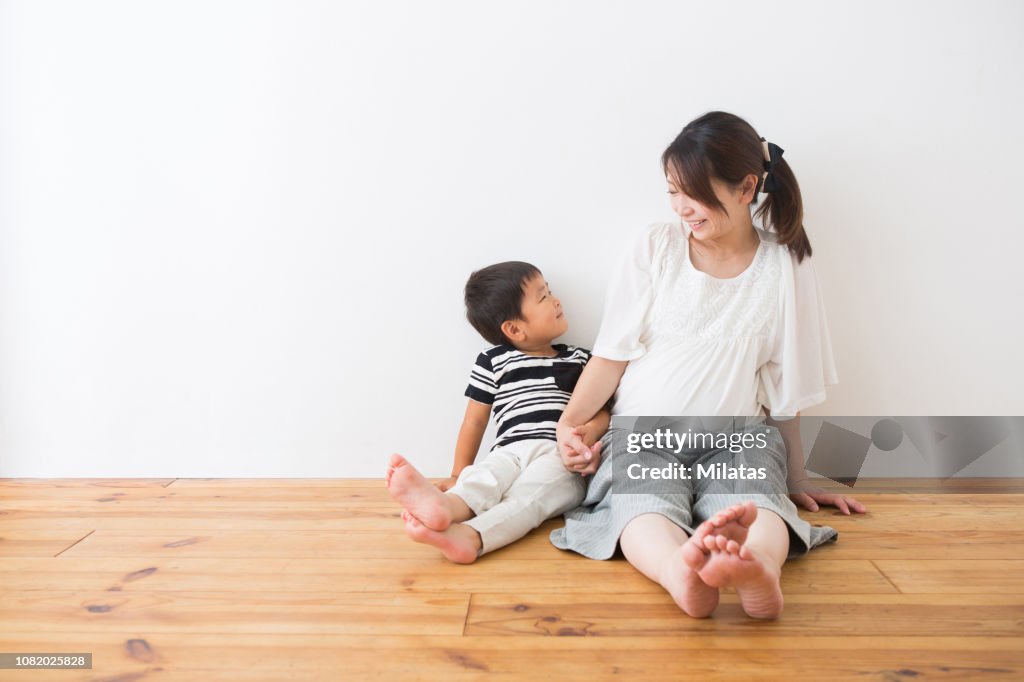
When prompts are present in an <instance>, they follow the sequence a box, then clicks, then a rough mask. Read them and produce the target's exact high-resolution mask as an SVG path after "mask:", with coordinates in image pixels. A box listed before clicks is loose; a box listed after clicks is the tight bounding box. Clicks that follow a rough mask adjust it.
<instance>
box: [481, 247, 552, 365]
mask: <svg viewBox="0 0 1024 682" xmlns="http://www.w3.org/2000/svg"><path fill="white" fill-rule="evenodd" d="M539 274H541V272H540V270H538V269H537V268H536V267H535V266H533V265H530V264H529V263H524V262H522V261H518V260H513V261H507V262H505V263H495V264H494V265H488V266H487V267H486V268H483V269H481V270H477V271H476V272H474V273H473V274H472V275H470V276H469V280H468V281H467V282H466V319H468V320H469V323H470V324H471V325H473V328H474V329H476V330H477V331H478V332H480V336H482V337H484V338H485V339H487V340H488V341H489V342H491V343H493V344H494V345H496V346H497V345H500V344H502V343H509V340H508V338H507V337H506V336H505V333H504V332H503V331H501V325H502V323H503V322H505V320H519V319H522V317H523V296H524V294H525V291H524V290H523V285H524V284H526V282H528V281H529V280H530V279H531V278H532V277H533V276H534V275H539Z"/></svg>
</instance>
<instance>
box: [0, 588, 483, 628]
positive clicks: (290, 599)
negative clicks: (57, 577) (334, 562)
mask: <svg viewBox="0 0 1024 682" xmlns="http://www.w3.org/2000/svg"><path fill="white" fill-rule="evenodd" d="M0 595H2V600H3V606H2V607H0V632H13V631H18V632H23V633H25V632H37V633H40V634H43V633H47V632H61V631H72V632H73V631H88V632H91V633H95V634H99V633H105V632H119V631H122V630H124V629H125V628H126V627H128V626H130V627H132V628H136V629H145V630H147V631H149V632H154V633H176V632H181V631H183V630H187V631H188V632H191V633H203V632H205V633H220V632H233V633H236V634H246V633H253V634H268V633H333V634H371V633H373V634H382V635H384V634H389V635H400V634H404V635H428V634H433V635H460V634H462V629H463V624H464V622H465V618H466V612H467V608H468V605H469V597H468V595H461V594H456V595H453V594H451V593H445V594H426V593H401V592H397V593H393V594H382V593H376V592H362V593H345V592H338V591H331V592H310V591H307V592H304V593H303V594H302V595H301V596H297V595H296V594H295V593H293V592H290V591H287V590H283V591H251V592H245V593H240V592H229V591H226V590H218V591H209V592H204V591H198V590H197V591H188V592H180V591H176V592H165V591H158V590H154V591H147V590H132V591H119V592H110V591H102V590H66V591H60V590H48V591H45V592H41V591H20V592H15V591H10V590H7V589H5V590H4V591H3V592H0Z"/></svg>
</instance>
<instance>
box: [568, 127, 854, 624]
mask: <svg viewBox="0 0 1024 682" xmlns="http://www.w3.org/2000/svg"><path fill="white" fill-rule="evenodd" d="M781 155H782V150H781V149H780V148H778V147H777V146H775V145H773V144H771V143H767V142H765V141H764V138H761V137H760V136H759V135H758V134H757V132H756V131H755V130H754V129H753V127H751V126H750V124H748V123H747V122H746V121H744V120H743V119H741V118H739V117H737V116H734V115H732V114H728V113H725V112H719V111H716V112H710V113H708V114H705V115H703V116H701V117H700V118H698V119H696V120H694V121H693V122H691V123H690V124H688V125H687V126H686V127H685V128H684V129H683V131H682V132H681V133H680V134H679V136H678V137H677V138H676V139H675V141H673V142H672V144H671V145H669V147H668V149H666V150H665V152H664V154H663V155H662V166H663V169H664V171H665V176H666V179H667V181H668V185H669V190H668V191H669V195H670V197H671V204H672V209H673V211H674V212H675V213H676V215H678V216H679V217H680V218H681V219H682V222H681V223H666V224H654V225H650V226H648V227H646V228H643V229H642V230H638V231H637V232H636V233H634V234H633V236H632V239H631V242H630V245H629V247H628V248H627V249H626V252H625V253H624V255H623V257H622V259H621V260H620V262H619V264H618V266H617V267H616V268H615V269H614V271H613V272H612V273H611V276H610V281H609V284H608V293H607V297H606V302H605V311H604V317H603V320H602V324H601V329H600V332H599V333H598V338H597V340H596V341H595V343H594V348H593V358H592V359H591V361H590V363H589V364H588V365H587V366H586V368H585V369H584V371H583V374H582V375H581V377H580V379H579V382H578V383H577V385H576V388H575V390H574V392H573V396H572V399H571V400H570V401H569V404H568V405H567V406H566V409H565V411H564V413H563V415H562V417H561V419H560V421H559V423H558V429H557V437H558V445H559V451H560V453H561V454H562V458H563V462H564V463H565V464H566V466H567V467H569V468H570V469H571V470H573V471H577V472H579V473H581V474H583V475H590V474H593V478H592V479H591V482H590V486H589V490H588V493H587V497H586V499H585V500H584V502H583V504H582V505H581V506H580V507H578V508H577V509H575V510H573V511H571V512H569V513H567V514H566V526H565V528H561V529H558V530H556V531H554V532H552V534H551V541H552V543H553V544H555V546H557V547H559V548H562V549H572V550H574V551H576V552H579V553H581V554H584V555H585V556H588V557H591V558H595V559H607V558H609V557H611V556H612V554H613V553H614V551H615V549H616V546H619V547H621V550H622V553H623V554H624V555H625V557H626V559H627V560H628V561H629V562H630V563H631V564H633V565H634V566H636V568H637V569H639V570H640V571H641V572H642V573H643V574H644V575H646V576H647V577H649V578H650V579H651V580H654V581H655V582H657V583H659V584H660V585H662V586H663V587H664V588H665V589H666V590H667V591H668V592H669V593H670V594H671V595H672V597H673V599H674V600H675V601H676V603H677V604H678V605H679V606H680V608H682V609H683V610H684V611H685V612H686V613H687V614H689V615H691V616H695V617H705V616H708V615H710V614H711V612H712V611H713V610H714V609H715V607H716V606H717V604H718V590H719V588H721V587H726V586H732V587H734V588H735V589H736V592H737V594H738V595H739V598H740V602H741V604H742V606H743V609H744V610H745V611H746V612H747V613H748V614H749V615H750V616H753V617H757V618H774V617H777V616H778V615H779V614H780V613H781V612H782V607H783V598H782V592H781V589H780V587H779V577H780V575H781V567H782V564H783V563H784V562H785V560H786V558H787V557H788V556H797V555H800V554H804V553H806V552H808V551H809V550H810V549H811V548H812V547H815V546H817V545H820V544H822V543H823V542H826V541H829V540H834V539H835V538H836V536H837V533H836V531H835V530H834V529H832V528H828V527H812V526H810V525H809V524H808V523H807V522H806V521H803V520H802V519H801V518H800V517H799V515H798V514H797V510H796V506H795V505H794V501H796V502H798V503H800V504H801V505H802V506H804V507H805V508H807V509H810V510H816V509H817V508H818V504H826V505H835V506H837V507H839V508H840V509H841V510H842V511H843V512H844V513H847V514H848V513H850V510H851V509H852V510H853V511H856V512H864V511H866V509H865V508H864V506H863V505H862V504H860V503H859V502H857V501H856V500H854V499H852V498H850V497H847V496H844V495H838V494H833V493H827V492H824V491H822V490H820V489H817V488H815V487H813V486H812V485H810V484H809V482H808V480H807V474H806V471H805V470H804V458H803V448H802V445H801V443H800V438H799V431H798V419H797V417H798V416H799V411H800V410H803V409H806V408H807V407H810V406H811V405H815V404H817V403H820V402H822V401H823V400H824V399H825V386H826V385H827V384H833V383H836V381H837V378H836V372H835V367H834V364H833V359H832V350H831V345H830V341H829V336H828V328H827V323H826V318H825V311H824V307H823V305H822V300H821V296H820V290H819V288H818V283H817V279H816V276H815V273H814V268H813V265H812V264H811V258H810V257H811V245H810V241H809V240H808V238H807V234H806V233H805V231H804V228H803V224H802V222H803V208H802V202H801V198H800V189H799V186H798V184H797V181H796V178H795V176H794V175H793V172H792V170H791V169H790V167H789V165H788V164H787V163H786V162H785V161H784V160H783V159H782V158H781ZM761 191H764V192H766V193H767V199H766V201H765V203H764V204H763V205H762V206H761V207H760V208H759V209H758V211H757V212H756V213H755V214H754V215H755V216H760V217H762V218H764V217H766V216H767V217H768V218H770V227H771V228H772V231H770V232H769V231H766V230H761V229H759V228H755V227H754V225H753V219H752V216H751V211H750V206H751V205H752V204H755V203H757V197H758V194H759V192H761ZM613 394H614V399H615V400H614V404H613V410H612V414H613V416H615V415H694V416H757V415H761V414H764V415H769V420H768V422H767V425H768V429H767V434H768V439H767V440H768V446H769V447H768V455H767V456H762V459H763V462H762V463H763V464H765V466H766V467H767V477H766V479H765V480H764V481H762V482H760V483H751V484H750V485H749V486H748V487H747V488H744V494H743V495H742V496H740V497H737V496H735V495H729V494H722V493H717V492H714V488H711V487H709V486H708V485H707V483H702V482H700V481H697V482H687V483H679V487H678V493H674V494H672V493H666V492H665V491H664V490H650V489H649V490H647V491H646V492H644V491H643V490H641V491H640V492H635V491H630V493H629V494H613V490H612V459H613V457H614V456H616V453H621V452H623V449H624V447H623V446H624V443H625V438H626V435H627V433H628V432H629V430H625V429H612V430H610V431H609V432H608V433H607V434H605V436H604V437H603V438H602V440H601V441H600V442H599V443H597V444H595V446H594V448H593V449H588V448H587V447H586V446H585V445H584V444H583V442H582V440H581V439H580V437H579V436H580V434H579V431H578V430H574V428H575V427H577V426H578V425H581V424H583V423H585V422H587V421H588V420H589V419H590V418H591V417H593V416H594V414H596V413H597V411H598V410H599V409H600V408H601V407H602V406H603V405H604V404H605V403H606V402H607V401H608V399H609V398H611V397H612V396H613ZM780 416H787V417H793V418H792V419H787V420H785V421H776V420H774V419H771V417H780ZM760 428H761V431H765V425H761V427H760ZM648 450H649V449H648ZM787 452H788V453H789V454H788V455H787V454H786V453H787ZM602 453H603V456H602ZM654 454H658V453H654ZM661 454H664V453H661ZM744 454H745V455H747V454H749V453H744ZM689 455H690V456H689V462H688V463H691V464H692V463H694V462H712V461H714V462H722V461H725V462H727V463H728V461H730V458H731V456H732V453H730V451H729V450H713V449H708V450H704V451H697V452H692V453H689ZM732 460H733V461H736V459H735V458H732ZM786 486H788V490H789V491H792V500H791V499H790V497H789V496H787V495H786V493H785V489H786ZM662 488H664V485H662ZM618 492H622V491H621V490H620V491H618Z"/></svg>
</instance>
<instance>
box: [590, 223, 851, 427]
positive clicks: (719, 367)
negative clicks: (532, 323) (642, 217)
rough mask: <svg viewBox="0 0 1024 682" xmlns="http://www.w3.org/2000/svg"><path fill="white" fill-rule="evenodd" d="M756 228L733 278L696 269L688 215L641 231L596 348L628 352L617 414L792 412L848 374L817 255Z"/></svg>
mask: <svg viewBox="0 0 1024 682" xmlns="http://www.w3.org/2000/svg"><path fill="white" fill-rule="evenodd" d="M755 229H757V233H758V235H759V236H760V238H761V244H760V245H759V246H758V249H757V253H756V254H755V255H754V259H753V261H752V262H751V264H750V266H749V267H747V269H746V270H744V271H743V272H742V273H740V274H739V275H737V276H736V277H732V278H728V279H719V278H716V277H712V276H711V275H708V274H707V273H704V272H701V271H700V270H697V269H696V268H695V267H693V264H692V263H691V262H690V254H689V241H688V238H689V234H690V228H689V225H686V223H685V222H682V221H680V222H677V223H655V224H652V225H649V226H647V227H645V228H642V229H639V230H636V231H635V232H634V234H633V235H632V239H631V242H630V245H629V247H628V248H627V249H626V251H625V253H624V254H623V257H622V258H621V259H620V260H619V262H618V264H617V265H616V266H615V267H614V268H613V270H612V271H611V274H610V281H609V282H608V291H607V294H606V297H605V306H604V317H603V319H602V321H601V328H600V331H599V332H598V335H597V340H596V341H595V342H594V348H593V354H594V355H597V356H600V357H603V358H608V359H610V360H628V361H629V364H628V365H627V366H626V371H625V373H624V374H623V375H622V379H621V381H620V382H619V387H618V390H617V391H616V394H615V402H614V405H613V407H612V414H613V415H617V414H621V415H631V416H675V415H693V416H760V415H761V414H762V412H761V406H762V405H763V406H764V407H767V408H768V410H769V411H770V412H771V414H772V415H773V416H792V415H794V414H796V413H797V412H799V411H801V410H804V409H806V408H808V407H810V406H812V405H816V404H818V403H820V402H823V401H824V400H825V386H826V385H831V384H835V383H838V376H837V374H836V368H835V361H834V359H833V357H832V344H831V340H830V338H829V333H828V322H827V320H826V317H825V307H824V303H823V301H822V296H821V288H820V286H819V284H818V278H817V276H816V275H815V272H814V265H813V264H812V262H811V258H810V257H804V259H803V262H801V263H797V260H796V256H794V255H793V254H792V253H790V251H789V249H788V248H787V247H785V246H783V245H781V244H778V243H776V241H775V233H773V232H767V231H765V230H761V229H760V228H755Z"/></svg>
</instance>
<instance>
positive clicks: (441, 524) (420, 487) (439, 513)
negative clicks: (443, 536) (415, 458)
mask: <svg viewBox="0 0 1024 682" xmlns="http://www.w3.org/2000/svg"><path fill="white" fill-rule="evenodd" d="M384 484H385V485H386V486H387V487H388V492H389V493H391V497H392V499H394V500H395V502H397V503H398V504H400V505H402V508H403V509H405V510H406V511H407V512H409V513H410V514H412V515H413V516H414V517H416V518H417V519H419V521H420V523H421V524H423V525H424V526H426V527H427V528H428V529H430V530H436V531H442V530H444V529H445V528H447V527H448V526H450V525H451V523H452V510H451V507H450V506H449V504H448V499H447V498H446V497H445V494H444V493H442V492H441V491H440V490H438V489H437V488H435V487H434V486H433V485H432V484H431V483H430V481H428V480H427V479H425V478H424V477H423V474H421V473H420V472H419V471H417V470H416V467H414V466H413V465H412V464H409V462H408V461H406V459H405V457H402V456H401V455H398V454H395V455H391V462H390V463H389V466H388V471H387V474H385V475H384Z"/></svg>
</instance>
